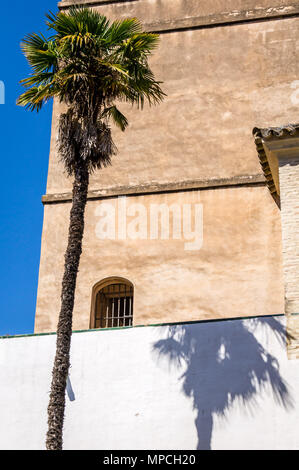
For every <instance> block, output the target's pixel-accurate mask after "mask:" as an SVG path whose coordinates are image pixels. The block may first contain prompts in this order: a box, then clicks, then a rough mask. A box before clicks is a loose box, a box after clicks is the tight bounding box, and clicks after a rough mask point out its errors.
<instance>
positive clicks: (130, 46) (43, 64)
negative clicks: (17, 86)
mask: <svg viewBox="0 0 299 470" xmlns="http://www.w3.org/2000/svg"><path fill="white" fill-rule="evenodd" d="M47 25H48V27H49V30H52V31H53V32H54V34H53V35H52V36H50V37H49V38H45V37H44V36H43V35H42V34H35V33H34V34H30V35H28V36H26V37H25V39H24V40H23V42H22V49H23V52H24V54H25V56H26V58H27V60H28V62H29V64H30V66H31V68H32V74H31V76H30V77H29V78H27V79H25V80H22V81H21V83H22V85H23V86H24V87H26V88H27V89H26V91H25V92H24V93H23V94H22V95H21V96H20V97H19V99H18V104H20V105H23V106H26V107H27V108H29V109H30V110H37V111H39V110H40V109H41V107H42V106H43V104H44V103H46V102H47V101H48V100H49V99H51V98H53V97H57V98H58V99H59V100H60V101H61V102H65V103H66V104H67V112H66V113H64V114H62V115H61V117H60V126H59V153H60V156H61V159H62V160H63V162H64V164H65V167H66V170H67V172H68V174H69V175H72V174H74V171H75V169H76V166H77V164H78V163H79V160H81V159H83V160H84V161H85V163H86V164H87V167H88V169H89V172H91V171H93V170H94V169H96V168H101V167H102V166H106V165H107V164H109V163H110V159H111V156H112V155H113V154H115V151H116V148H115V145H114V143H113V140H112V137H111V130H110V127H109V120H110V118H111V119H112V120H113V121H114V123H115V124H116V125H117V126H118V127H120V129H121V130H122V131H124V130H125V129H126V127H127V125H128V121H127V119H126V117H125V116H124V115H123V114H122V113H121V112H120V111H119V109H118V108H117V106H116V102H119V101H125V102H129V103H131V104H133V105H134V104H136V105H137V106H138V107H143V104H144V102H145V101H147V102H148V103H149V104H156V103H158V102H160V101H161V100H162V99H163V97H164V93H163V91H162V90H161V88H160V82H157V81H156V80H155V78H154V75H153V73H152V71H151V69H150V67H149V64H148V56H149V55H150V53H151V52H152V51H153V50H154V49H155V48H156V46H157V44H158V35H156V34H151V33H147V32H143V31H142V27H141V24H140V22H139V21H138V20H137V19H135V18H133V19H125V20H122V21H114V22H110V21H108V20H107V18H106V17H105V16H103V15H100V14H99V13H97V12H95V11H92V10H90V9H87V8H78V7H72V8H70V10H69V11H68V12H67V13H62V12H59V13H57V14H53V13H50V14H48V15H47Z"/></svg>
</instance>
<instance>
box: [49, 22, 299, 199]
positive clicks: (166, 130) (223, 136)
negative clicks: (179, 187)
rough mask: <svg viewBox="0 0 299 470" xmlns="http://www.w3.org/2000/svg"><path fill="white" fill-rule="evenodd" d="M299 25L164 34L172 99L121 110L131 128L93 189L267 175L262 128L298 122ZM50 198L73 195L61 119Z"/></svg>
mask: <svg viewBox="0 0 299 470" xmlns="http://www.w3.org/2000/svg"><path fill="white" fill-rule="evenodd" d="M298 21H299V20H298V19H296V18H293V19H284V20H280V21H269V22H262V23H256V24H243V25H238V26H236V25H233V26H229V27H224V28H214V29H206V30H196V31H195V30H194V31H184V32H176V33H170V34H164V35H162V36H161V44H160V47H159V49H158V51H157V52H156V54H155V55H154V56H153V60H152V65H153V69H154V71H155V73H156V76H157V78H158V79H160V80H162V81H164V85H163V88H164V90H165V92H166V93H167V95H168V96H167V98H166V100H165V102H164V103H162V104H161V105H160V106H158V107H155V108H151V109H149V108H148V107H146V108H145V109H144V111H138V110H132V109H131V108H126V106H124V105H120V107H121V109H122V110H123V111H124V112H125V113H126V114H127V116H128V118H129V121H130V127H129V129H128V130H127V131H126V132H125V133H121V132H118V131H117V130H116V129H113V131H114V139H115V143H116V145H117V147H118V150H119V152H118V155H117V156H116V157H114V158H113V166H112V167H110V168H106V169H104V170H103V171H101V172H97V173H95V174H94V175H93V177H92V178H91V184H90V189H91V190H98V189H100V190H101V189H107V188H111V187H113V188H117V187H121V186H128V187H129V186H138V185H142V184H155V183H160V184H168V183H173V182H177V181H178V180H179V181H182V182H183V181H189V180H190V179H192V180H193V179H201V180H204V179H212V178H231V177H235V176H242V175H243V176H244V175H256V174H258V173H261V169H260V165H259V162H258V159H257V156H256V150H255V148H254V145H253V142H252V135H251V131H252V128H253V127H254V125H256V126H259V127H268V126H269V125H280V124H281V123H284V122H296V120H297V115H298V103H297V101H296V100H297V94H296V93H297V91H296V86H297V85H298V84H297V85H296V83H297V82H296V80H297V79H298V63H299V62H298V60H297V30H298ZM59 109H60V106H59V105H58V104H57V103H56V104H55V106H54V120H53V134H52V145H51V157H50V166H49V178H48V186H47V193H50V194H53V193H60V192H61V193H65V192H69V191H70V190H71V180H68V179H67V178H66V176H65V175H64V173H63V168H62V165H61V164H60V163H59V162H58V159H57V155H56V146H55V138H56V133H57V132H56V129H57V115H58V113H59Z"/></svg>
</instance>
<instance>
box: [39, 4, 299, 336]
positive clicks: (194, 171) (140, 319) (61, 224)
mask: <svg viewBox="0 0 299 470" xmlns="http://www.w3.org/2000/svg"><path fill="white" fill-rule="evenodd" d="M89 3H91V2H89ZM100 3H101V2H96V4H97V6H96V8H97V9H98V10H99V11H101V12H103V13H105V14H106V15H107V16H108V17H110V18H111V19H115V18H120V17H121V18H122V17H127V16H138V17H139V18H140V19H141V20H142V21H143V22H144V23H145V24H146V25H147V27H148V29H153V30H157V31H162V34H161V37H160V39H161V41H160V46H159V48H158V50H157V51H156V53H155V54H154V56H153V57H152V67H153V70H154V72H155V74H156V77H157V78H158V79H159V80H162V81H164V84H163V89H164V91H165V92H166V93H167V98H166V99H165V101H164V102H163V103H162V104H161V105H160V106H159V107H155V108H148V107H146V108H145V109H144V111H137V110H132V109H131V108H127V107H126V106H124V105H123V104H121V105H120V108H121V109H122V111H123V112H125V113H126V114H127V116H128V118H129V121H130V127H129V129H128V130H127V131H126V132H125V133H124V134H123V133H121V132H119V131H118V130H117V129H113V132H114V140H115V143H116V145H117V147H118V150H119V152H118V155H117V156H116V157H114V159H113V165H112V166H111V167H110V168H106V169H104V170H102V171H100V172H96V173H95V174H94V175H92V177H91V182H90V190H93V191H103V193H102V194H104V192H105V191H107V194H110V195H111V194H114V195H115V194H117V193H118V192H119V193H121V194H126V191H127V193H132V192H135V193H138V192H140V191H141V192H142V191H143V192H144V187H146V186H147V187H149V186H150V188H152V187H154V186H155V185H156V187H157V188H158V187H159V185H162V186H163V191H167V185H169V187H168V189H171V190H172V191H173V190H174V189H175V186H176V185H177V186H178V187H181V188H182V187H193V188H196V187H200V186H202V182H205V183H204V185H205V186H209V185H210V186H213V185H214V184H215V180H217V181H218V182H219V181H220V180H223V179H227V180H226V183H225V184H228V186H229V184H230V183H229V181H230V182H234V184H236V180H238V181H239V180H240V179H242V177H245V176H249V177H250V178H251V177H252V181H257V180H256V178H255V177H256V175H258V177H260V178H262V172H261V169H260V165H259V161H258V157H257V153H256V149H255V146H254V142H253V138H252V128H253V127H254V126H258V127H268V126H275V125H277V126H278V125H281V124H283V123H286V122H296V121H297V116H298V102H299V93H298V89H299V86H298V52H297V50H298V45H297V44H298V39H297V30H298V24H299V23H298V21H299V19H298V18H295V17H287V16H285V17H283V18H280V19H272V20H271V19H269V18H268V21H262V22H254V21H253V22H251V21H249V22H248V21H247V20H251V19H252V18H260V17H264V18H266V17H269V16H271V15H277V14H278V13H280V14H282V15H288V14H292V13H296V12H297V10H298V5H297V6H296V5H295V3H292V2H288V1H279V2H278V1H276V0H272V1H261V2H259V4H258V5H255V2H253V1H246V2H244V1H241V0H240V1H239V0H235V1H230V2H224V1H218V2H213V3H212V2H207V1H205V2H198V1H195V0H193V1H192V0H189V1H186V0H184V1H183V0H168V1H166V0H151V1H150V0H140V1H138V2H135V1H134V2H116V3H111V4H107V3H105V4H103V5H100ZM61 5H65V6H67V5H68V2H62V3H61ZM296 9H297V10H296ZM236 20H237V21H240V22H241V23H240V24H233V21H236ZM220 23H227V24H226V25H220ZM207 24H210V25H213V27H211V28H206V25H207ZM191 26H192V27H194V26H196V28H195V29H187V28H188V27H191ZM182 27H185V28H186V29H185V30H179V28H182ZM169 29H173V30H172V31H167V30H169ZM60 112H61V105H59V104H58V103H55V104H54V112H53V131H52V137H51V152H50V162H49V176H48V184H47V197H48V199H47V200H48V201H49V200H51V197H52V198H56V200H59V198H60V199H61V196H59V195H61V193H68V194H67V198H66V199H68V200H69V193H70V191H71V187H72V181H71V180H70V179H68V178H67V177H66V175H65V174H64V173H63V167H62V165H61V163H60V162H59V160H58V158H57V152H56V136H57V123H58V116H59V113H60ZM199 182H201V183H200V184H199ZM197 184H198V186H197ZM217 184H218V183H217ZM180 185H181V186H180ZM228 186H227V187H223V188H222V189H220V188H219V189H205V190H202V191H198V190H194V191H189V192H177V193H175V192H174V193H168V194H167V193H165V194H152V195H142V196H141V195H139V196H137V195H136V196H134V197H130V198H129V200H130V201H131V203H134V202H137V203H139V202H142V203H143V204H144V205H145V206H146V207H149V206H150V204H151V203H161V202H166V203H167V204H171V203H173V202H178V201H179V202H180V203H181V204H184V203H190V202H191V200H193V202H194V200H197V198H198V197H200V201H201V202H202V203H203V207H204V243H203V246H202V248H201V250H199V251H197V252H196V251H192V252H191V251H189V252H188V251H186V250H184V241H182V240H181V241H180V240H168V241H167V240H151V241H150V240H135V241H132V240H123V241H111V240H102V241H101V240H99V239H98V238H97V237H96V235H95V226H96V223H97V217H96V216H95V213H94V211H95V209H96V207H97V205H98V204H100V201H98V200H89V201H88V204H87V210H86V226H85V235H84V246H83V254H82V258H81V264H80V271H79V277H78V285H77V291H76V303H75V311H74V328H75V329H81V328H83V329H84V328H88V327H89V316H90V307H91V291H92V286H93V285H94V284H95V283H96V282H98V281H99V280H101V279H103V278H105V277H107V276H121V277H125V278H128V279H129V280H131V281H132V282H133V284H134V287H135V300H134V322H135V324H148V323H159V322H168V321H185V320H199V319H203V318H220V317H236V316H247V315H265V314H275V313H282V312H283V311H284V293H283V280H282V267H281V228H280V212H279V209H278V207H277V206H276V204H275V203H274V201H273V199H272V198H271V196H270V194H269V192H268V190H267V188H266V187H263V186H258V185H256V184H255V185H252V186H243V187H235V188H232V187H228ZM150 191H152V189H150ZM57 195H58V197H57ZM93 197H94V195H93ZM113 200H115V199H113V198H112V199H109V201H110V202H111V201H113ZM69 209H70V203H69V202H64V203H56V204H46V205H45V219H44V231H43V241H42V253H41V266H40V278H39V289H38V299H37V316H36V331H37V332H39V331H53V330H55V328H56V322H57V315H58V312H59V306H60V283H61V278H62V270H63V255H64V250H65V247H66V241H67V226H68V213H69Z"/></svg>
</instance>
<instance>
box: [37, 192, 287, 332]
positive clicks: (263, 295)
mask: <svg viewBox="0 0 299 470" xmlns="http://www.w3.org/2000/svg"><path fill="white" fill-rule="evenodd" d="M126 201H127V207H129V206H130V205H132V204H135V203H139V204H140V203H141V204H143V205H144V206H145V207H146V208H147V209H148V210H149V207H150V205H151V204H155V203H157V204H162V203H164V204H167V205H169V206H170V205H171V204H173V203H177V204H179V205H180V206H181V207H182V206H183V204H193V205H194V204H202V208H203V244H202V247H201V249H200V250H195V251H187V250H186V249H185V242H186V240H184V238H182V239H181V240H173V239H172V238H170V239H169V240H161V239H158V240H150V239H147V240H130V239H127V240H101V239H99V238H97V235H96V227H97V223H98V222H99V220H100V218H99V216H98V215H97V214H99V212H98V210H99V209H98V208H99V205H101V203H102V202H105V203H107V202H109V203H110V204H113V205H114V204H117V199H116V198H114V199H113V198H112V199H108V200H105V201H97V200H94V201H89V202H88V204H87V210H86V225H85V235H84V243H83V253H82V257H81V263H80V270H79V275H78V283H77V290H76V301H75V309H74V324H73V327H74V329H85V328H89V319H90V308H91V293H92V287H93V286H94V284H95V283H97V282H98V281H100V280H101V279H104V278H106V277H109V276H120V277H124V278H127V279H129V280H130V281H132V283H133V284H134V289H135V295H134V324H135V325H136V324H149V323H160V322H175V321H188V320H200V319H205V318H223V317H240V316H248V315H266V314H275V313H282V312H283V308H284V304H283V282H282V273H281V271H282V269H281V243H280V240H281V235H280V219H279V214H278V208H277V206H276V205H275V204H274V202H273V200H272V198H271V196H270V194H269V193H268V190H267V188H266V187H265V186H261V187H239V188H238V187H236V188H229V189H228V188H226V189H215V190H204V191H190V192H181V193H172V194H153V195H147V196H139V197H130V198H127V199H126ZM261 201H263V204H261ZM69 209H70V204H69V203H65V204H53V205H46V206H45V221H44V231H43V241H42V254H41V266H40V279H39V290H38V303H37V316H36V332H41V331H53V330H55V329H56V323H57V315H58V313H59V308H60V298H59V295H60V286H61V278H62V272H63V261H64V250H65V247H66V240H67V227H68V216H69ZM131 220H133V218H132V217H131V218H130V217H129V218H128V222H130V221H131Z"/></svg>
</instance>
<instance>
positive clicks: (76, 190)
mask: <svg viewBox="0 0 299 470" xmlns="http://www.w3.org/2000/svg"><path fill="white" fill-rule="evenodd" d="M88 183H89V174H88V168H87V165H86V164H85V162H84V161H82V160H81V162H80V164H79V165H78V167H77V168H76V171H75V178H74V185H73V203H72V208H71V213H70V225H69V234H68V246H67V249H66V252H65V265H64V275H63V280H62V291H61V310H60V314H59V320H58V325H57V341H56V356H55V360H54V366H53V371H52V384H51V392H50V401H49V406H48V432H47V440H46V447H47V449H48V450H61V449H62V429H63V420H64V409H65V390H66V382H67V376H68V370H69V366H70V347H71V335H72V320H73V308H74V298H75V288H76V280H77V273H78V267H79V261H80V256H81V251H82V239H83V232H84V212H85V206H86V201H87V192H88Z"/></svg>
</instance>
